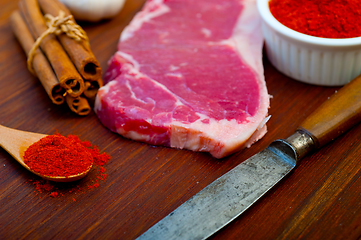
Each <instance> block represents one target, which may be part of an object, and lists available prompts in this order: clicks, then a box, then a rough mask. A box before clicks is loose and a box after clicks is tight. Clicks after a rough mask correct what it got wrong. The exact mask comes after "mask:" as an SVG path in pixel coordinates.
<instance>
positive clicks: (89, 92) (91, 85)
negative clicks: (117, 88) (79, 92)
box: [84, 78, 103, 99]
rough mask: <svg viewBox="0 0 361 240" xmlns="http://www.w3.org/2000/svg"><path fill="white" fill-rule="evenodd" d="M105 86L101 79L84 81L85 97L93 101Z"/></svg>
mask: <svg viewBox="0 0 361 240" xmlns="http://www.w3.org/2000/svg"><path fill="white" fill-rule="evenodd" d="M102 86H103V80H102V79H101V78H99V79H98V81H89V80H85V81H84V96H85V97H86V98H88V99H93V98H95V96H96V95H97V92H98V90H99V88H101V87H102Z"/></svg>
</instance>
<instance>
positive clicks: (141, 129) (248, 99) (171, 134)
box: [94, 0, 269, 158]
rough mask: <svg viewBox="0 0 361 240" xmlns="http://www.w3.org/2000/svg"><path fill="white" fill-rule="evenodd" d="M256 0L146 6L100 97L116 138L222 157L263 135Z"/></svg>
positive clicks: (169, 1)
mask: <svg viewBox="0 0 361 240" xmlns="http://www.w3.org/2000/svg"><path fill="white" fill-rule="evenodd" d="M262 45H263V37H262V34H261V29H260V18H259V15H258V12H257V9H256V0H227V1H223V0H222V1H220V0H149V1H147V2H146V4H145V5H144V7H143V10H142V11H141V12H139V13H138V14H137V15H136V16H135V17H134V19H133V20H132V21H131V23H130V24H129V25H128V26H127V27H126V28H125V29H124V31H123V32H122V34H121V36H120V41H119V44H118V51H117V52H116V53H115V54H114V56H113V57H112V58H111V59H110V60H109V68H108V70H107V72H106V73H105V75H104V81H105V83H106V85H105V86H104V87H102V88H101V89H100V90H99V92H98V95H97V99H96V103H95V107H94V109H95V112H96V114H97V115H98V117H99V119H100V121H101V122H102V123H103V124H104V125H105V126H106V127H108V128H109V129H110V130H112V131H114V132H117V133H119V134H120V135H122V136H124V137H126V138H131V139H134V140H138V141H143V142H147V143H150V144H154V145H164V146H169V147H174V148H180V149H189V150H193V151H206V152H210V153H211V154H212V155H213V156H214V157H216V158H222V157H224V156H227V155H229V154H231V153H233V152H235V151H238V150H240V149H242V148H243V147H245V146H250V145H251V144H252V143H253V142H255V141H256V140H258V139H259V138H261V137H262V136H263V135H264V134H265V132H266V125H265V122H266V119H267V111H268V107H269V95H268V93H267V88H266V84H265V81H264V75H263V65H262Z"/></svg>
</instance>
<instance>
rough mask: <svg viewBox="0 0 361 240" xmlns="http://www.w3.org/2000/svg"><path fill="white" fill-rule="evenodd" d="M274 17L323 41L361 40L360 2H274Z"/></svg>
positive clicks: (303, 0) (272, 3)
mask: <svg viewBox="0 0 361 240" xmlns="http://www.w3.org/2000/svg"><path fill="white" fill-rule="evenodd" d="M269 8H270V11H271V13H272V15H273V16H274V17H275V18H276V19H277V20H278V21H279V22H280V23H282V24H283V25H285V26H286V27H288V28H291V29H293V30H295V31H297V32H300V33H304V34H307V35H311V36H315V37H322V38H354V37H360V36H361V1H359V0H317V1H315V0H271V1H269Z"/></svg>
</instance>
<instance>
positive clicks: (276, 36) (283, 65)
mask: <svg viewBox="0 0 361 240" xmlns="http://www.w3.org/2000/svg"><path fill="white" fill-rule="evenodd" d="M276 3H277V4H281V5H280V6H278V5H277V7H275V9H277V10H276V11H277V14H281V13H283V14H284V15H283V16H282V17H279V18H280V20H277V18H276V17H275V16H274V15H273V14H272V13H271V9H270V7H271V8H272V6H273V4H276ZM283 4H285V5H283ZM320 4H325V5H326V4H327V5H328V7H324V8H322V9H318V8H317V6H318V7H320V6H321V5H320ZM340 4H346V5H347V4H350V5H349V6H348V7H351V8H353V7H355V6H356V5H357V6H359V5H360V4H361V2H360V3H358V2H357V1H355V0H342V1H340V0H332V1H331V0H328V1H326V0H319V1H312V0H257V8H258V11H259V13H260V16H261V21H262V32H263V36H264V40H265V52H266V54H267V58H268V60H269V61H270V62H271V63H272V65H273V66H274V67H275V68H276V69H278V70H279V71H280V72H282V73H283V74H285V75H287V76H289V77H291V78H293V79H296V80H299V81H301V82H305V83H309V84H315V85H321V86H342V85H344V84H346V83H348V82H350V81H351V80H352V79H354V78H355V77H357V76H358V75H360V74H361V61H360V60H361V37H354V36H355V35H354V34H355V33H356V35H357V34H358V33H357V32H358V30H357V29H359V30H361V28H360V26H359V25H358V24H359V23H355V24H354V22H355V21H353V22H351V23H346V22H345V21H352V20H350V19H352V18H350V16H353V15H352V14H360V13H361V11H359V10H360V7H358V8H357V9H356V8H355V9H353V10H355V11H352V13H351V11H348V14H349V15H348V16H346V17H342V16H340V15H338V17H335V16H336V15H337V11H339V12H343V11H344V10H342V9H341V7H338V5H340ZM352 6H353V7H352ZM296 7H300V8H301V9H299V10H296ZM302 8H303V9H302ZM316 9H317V10H316ZM289 11H291V12H289ZM318 11H319V12H318ZM345 11H346V10H345ZM326 13H328V14H326ZM277 14H275V15H277ZM297 14H298V15H297ZM318 14H323V15H324V16H318ZM316 15H317V17H319V19H323V20H322V21H321V22H318V21H317V20H315V19H316V18H317V17H316ZM344 15H345V14H344ZM346 15H347V14H346ZM327 16H328V17H327ZM330 16H332V19H333V20H338V21H339V22H338V25H337V24H336V26H337V27H336V26H335V25H334V24H331V25H329V26H327V27H326V25H328V24H329V23H330V22H332V21H333V20H331V18H330ZM325 19H328V20H327V21H328V22H327V21H326V20H325ZM281 21H284V23H281ZM325 21H326V22H325ZM286 22H290V24H296V23H299V22H301V23H303V25H302V24H300V26H301V27H299V29H298V31H296V30H294V29H292V28H291V27H287V26H286V25H285V24H288V23H286ZM358 22H360V21H358ZM353 24H354V25H355V28H354V29H353V30H348V31H346V30H347V29H348V28H349V27H352V25H353ZM333 28H335V29H336V30H335V31H331V30H330V29H333ZM341 28H345V29H344V31H342V30H341ZM302 30H307V31H311V30H315V31H314V32H315V34H314V35H316V36H311V35H309V34H311V33H308V34H307V33H301V31H302ZM323 30H324V31H323ZM335 32H336V33H337V32H339V33H340V35H338V37H339V38H334V37H335V36H336V35H335V34H334V33H335ZM328 34H330V35H328ZM329 36H333V37H332V38H330V37H329ZM346 36H348V37H349V38H345V37H346ZM358 36H360V35H358Z"/></svg>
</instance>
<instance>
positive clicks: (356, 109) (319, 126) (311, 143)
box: [138, 76, 361, 240]
mask: <svg viewBox="0 0 361 240" xmlns="http://www.w3.org/2000/svg"><path fill="white" fill-rule="evenodd" d="M360 120H361V76H359V77H357V78H355V79H354V80H353V81H351V82H350V83H348V84H347V85H345V86H344V87H342V88H341V89H340V90H339V91H336V92H335V94H333V95H332V96H331V97H330V98H329V99H328V100H327V101H325V102H324V103H323V104H322V105H321V106H320V107H319V108H318V109H317V110H316V111H315V112H313V113H312V114H311V115H310V116H309V117H307V118H306V120H305V121H304V122H303V123H302V124H301V125H300V127H299V128H298V129H297V131H296V132H295V133H294V134H293V135H291V136H290V137H288V138H287V139H286V140H281V139H279V140H276V141H274V142H273V143H271V144H270V146H268V147H267V148H266V149H264V150H263V151H261V152H260V153H258V154H256V155H254V156H252V157H251V158H249V159H247V160H246V161H244V162H242V163H241V164H239V165H238V166H236V167H235V168H234V169H232V170H230V171H229V172H227V173H226V174H224V175H223V176H221V177H219V178H218V179H216V180H215V181H214V182H212V183H211V184H209V185H208V186H207V187H205V188H204V189H203V190H201V191H200V192H199V193H197V194H196V195H194V196H193V197H192V198H190V199H189V200H188V201H186V202H185V203H183V204H182V205H181V206H179V207H178V208H177V209H176V210H174V211H173V212H172V213H170V214H169V215H168V216H166V217H165V218H163V219H162V220H161V221H159V222H158V223H157V224H155V225H154V226H153V227H151V228H150V229H148V230H147V231H146V232H145V233H144V234H143V235H141V236H140V237H139V238H138V239H139V240H141V239H154V240H159V239H167V240H170V239H182V240H184V239H206V238H208V237H210V236H211V235H212V234H214V233H215V232H217V231H218V230H219V229H221V228H222V227H224V226H225V225H227V224H228V223H229V222H231V221H232V220H233V219H235V218H236V217H238V216H239V215H240V214H242V213H243V212H244V211H245V210H246V209H247V208H249V207H250V206H251V205H252V204H253V203H255V202H256V201H257V200H258V199H259V198H260V197H262V196H263V195H264V194H265V193H266V192H267V191H269V190H270V189H271V188H272V187H273V186H275V185H276V184H277V183H278V182H279V181H280V180H282V178H284V177H285V176H286V175H287V174H288V173H290V172H291V170H292V169H294V168H295V166H296V164H297V163H298V162H299V160H300V159H302V158H303V157H304V156H305V155H306V154H308V153H310V152H312V151H314V150H316V149H318V148H320V147H321V146H323V145H325V144H326V143H328V142H330V141H332V140H333V139H335V138H336V137H337V136H339V135H340V134H342V133H343V132H345V131H347V130H348V129H350V128H351V127H352V126H354V125H355V124H357V123H358V122H359V121H360Z"/></svg>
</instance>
